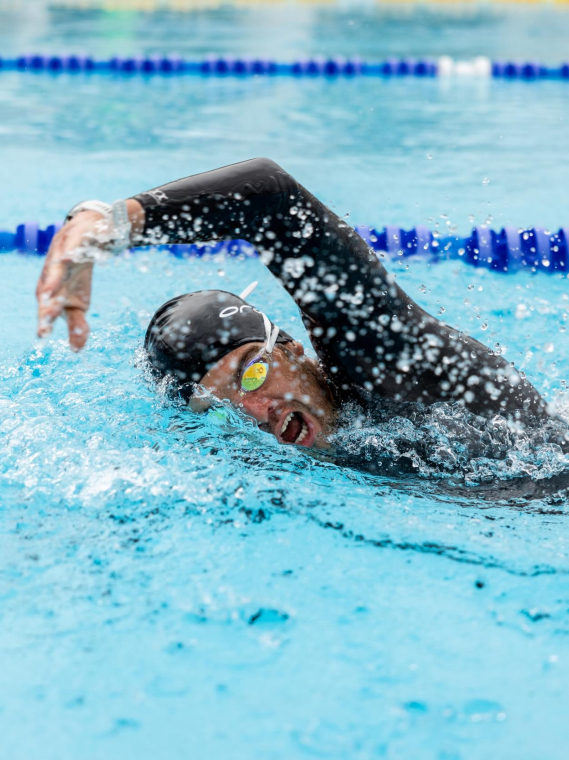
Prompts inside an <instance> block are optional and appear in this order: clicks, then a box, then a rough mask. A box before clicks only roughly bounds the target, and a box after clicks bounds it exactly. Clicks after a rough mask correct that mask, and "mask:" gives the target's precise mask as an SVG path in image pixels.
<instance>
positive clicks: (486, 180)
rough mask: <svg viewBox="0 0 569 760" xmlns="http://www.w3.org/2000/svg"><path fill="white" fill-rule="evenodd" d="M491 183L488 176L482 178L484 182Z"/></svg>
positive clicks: (485, 183) (484, 183)
mask: <svg viewBox="0 0 569 760" xmlns="http://www.w3.org/2000/svg"><path fill="white" fill-rule="evenodd" d="M489 183H490V180H489V179H488V177H484V179H483V180H482V184H483V185H488V184H489Z"/></svg>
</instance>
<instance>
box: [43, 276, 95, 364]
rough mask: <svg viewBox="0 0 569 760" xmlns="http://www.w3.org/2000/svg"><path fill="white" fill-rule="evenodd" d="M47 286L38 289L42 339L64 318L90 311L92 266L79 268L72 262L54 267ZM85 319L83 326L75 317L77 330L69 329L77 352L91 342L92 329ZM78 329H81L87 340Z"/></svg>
mask: <svg viewBox="0 0 569 760" xmlns="http://www.w3.org/2000/svg"><path fill="white" fill-rule="evenodd" d="M50 269H51V270H54V271H53V272H50V274H49V277H48V279H46V284H45V286H43V287H42V286H41V285H40V286H38V319H39V321H38V336H39V337H40V338H45V337H47V336H48V335H49V334H50V333H51V331H52V329H53V323H54V322H55V320H56V319H57V318H58V317H60V316H62V315H64V316H66V317H67V318H68V312H69V311H73V313H74V314H76V313H78V312H81V313H83V314H84V312H86V311H87V309H88V308H89V303H90V301H91V280H92V272H93V265H92V264H75V263H71V262H58V263H54V264H52V265H51V267H50ZM86 324H87V323H86V321H85V317H84V316H83V318H82V320H81V323H80V324H79V322H78V318H77V317H74V321H73V326H72V327H70V328H69V338H70V340H69V342H70V344H71V346H72V347H73V348H77V349H79V348H83V346H84V345H85V342H86V340H87V335H88V328H87V329H86V330H85V329H84V326H85V327H86ZM75 328H81V329H82V330H83V333H84V338H82V337H81V334H79V333H78V332H73V331H74V330H75Z"/></svg>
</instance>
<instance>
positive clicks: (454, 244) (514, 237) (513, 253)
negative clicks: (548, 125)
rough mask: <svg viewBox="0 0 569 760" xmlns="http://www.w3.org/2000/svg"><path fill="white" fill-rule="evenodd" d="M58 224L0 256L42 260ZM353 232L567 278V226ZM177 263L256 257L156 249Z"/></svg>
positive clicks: (436, 256) (10, 243)
mask: <svg viewBox="0 0 569 760" xmlns="http://www.w3.org/2000/svg"><path fill="white" fill-rule="evenodd" d="M60 227H61V225H60V224H52V225H50V226H49V227H47V228H46V229H40V227H39V226H38V224H37V222H25V223H24V224H19V225H18V226H17V228H16V231H15V232H2V231H0V252H7V251H19V252H20V253H26V254H39V255H44V254H45V253H46V252H47V250H48V248H49V245H50V243H51V240H52V238H53V236H54V235H55V233H56V232H57V230H58V229H59V228H60ZM356 231H357V232H358V233H359V234H360V235H361V236H362V237H363V238H364V240H365V241H366V242H367V243H368V244H369V246H370V247H371V248H373V249H374V250H375V251H377V252H378V253H385V254H386V255H387V256H388V257H389V258H391V259H398V258H399V259H402V258H408V257H412V256H419V257H421V258H425V259H428V260H435V261H437V260H445V259H455V260H460V261H464V262H465V263H467V264H470V265H471V266H475V267H481V268H485V269H492V270H494V271H496V272H515V271H518V270H520V269H528V270H530V271H533V272H538V271H541V272H552V273H553V272H561V273H567V272H569V225H568V226H567V227H563V228H561V229H560V230H558V231H557V232H554V233H552V232H549V231H548V230H545V229H543V228H542V227H532V228H531V229H526V230H520V229H517V228H514V227H504V228H503V229H502V230H500V231H498V232H496V231H494V230H489V229H487V228H486V227H475V228H474V229H473V230H472V234H471V235H470V236H469V237H467V238H460V237H454V236H453V237H440V236H438V235H435V234H433V233H432V232H431V230H429V229H428V228H427V227H422V226H418V227H414V228H413V229H411V230H403V229H400V228H399V227H395V226H393V225H390V226H387V227H384V228H383V229H381V230H378V229H375V228H373V227H364V226H359V227H356ZM158 247H159V248H160V249H162V250H168V251H170V252H171V253H172V254H173V255H175V256H178V257H180V258H184V257H193V256H195V257H201V256H204V255H213V254H224V255H227V256H233V257H237V256H246V257H250V256H255V255H257V254H256V251H255V248H254V246H253V245H251V244H250V243H248V242H246V241H244V240H230V241H224V242H222V243H212V244H210V245H164V246H158Z"/></svg>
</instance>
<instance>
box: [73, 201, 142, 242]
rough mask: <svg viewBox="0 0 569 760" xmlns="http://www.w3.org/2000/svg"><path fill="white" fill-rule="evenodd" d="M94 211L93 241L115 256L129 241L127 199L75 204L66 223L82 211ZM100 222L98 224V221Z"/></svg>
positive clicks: (129, 223)
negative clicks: (95, 226)
mask: <svg viewBox="0 0 569 760" xmlns="http://www.w3.org/2000/svg"><path fill="white" fill-rule="evenodd" d="M86 211H90V212H94V213H96V214H98V215H99V217H100V219H98V220H97V226H98V227H99V229H97V232H96V235H95V242H96V244H98V246H100V247H101V248H102V249H104V250H106V251H108V252H110V253H111V254H113V255H115V256H117V255H118V254H119V253H122V252H123V251H124V250H125V249H126V248H128V247H129V245H130V243H131V231H132V223H131V220H130V213H129V208H128V204H127V201H124V200H119V201H115V202H114V203H112V204H111V203H105V202H104V201H98V200H91V201H82V202H81V203H78V204H76V205H75V206H74V207H73V208H72V209H71V211H70V212H69V213H68V214H67V216H66V218H65V223H66V224H67V223H68V222H70V221H71V220H72V219H74V218H75V217H76V216H77V215H78V214H80V213H82V212H86ZM99 221H100V222H101V224H98V222H99Z"/></svg>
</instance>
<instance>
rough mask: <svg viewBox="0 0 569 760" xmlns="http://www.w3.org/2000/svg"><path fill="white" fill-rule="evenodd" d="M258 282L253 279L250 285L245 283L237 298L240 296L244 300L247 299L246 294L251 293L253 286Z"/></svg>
mask: <svg viewBox="0 0 569 760" xmlns="http://www.w3.org/2000/svg"><path fill="white" fill-rule="evenodd" d="M258 284H259V281H258V280H255V282H252V283H251V284H250V285H247V287H246V288H245V290H244V291H243V292H242V293H241V295H240V296H239V298H242V299H243V300H244V301H246V300H247V296H250V295H251V293H252V292H253V291H254V290H255V288H256V287H257V285H258Z"/></svg>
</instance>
